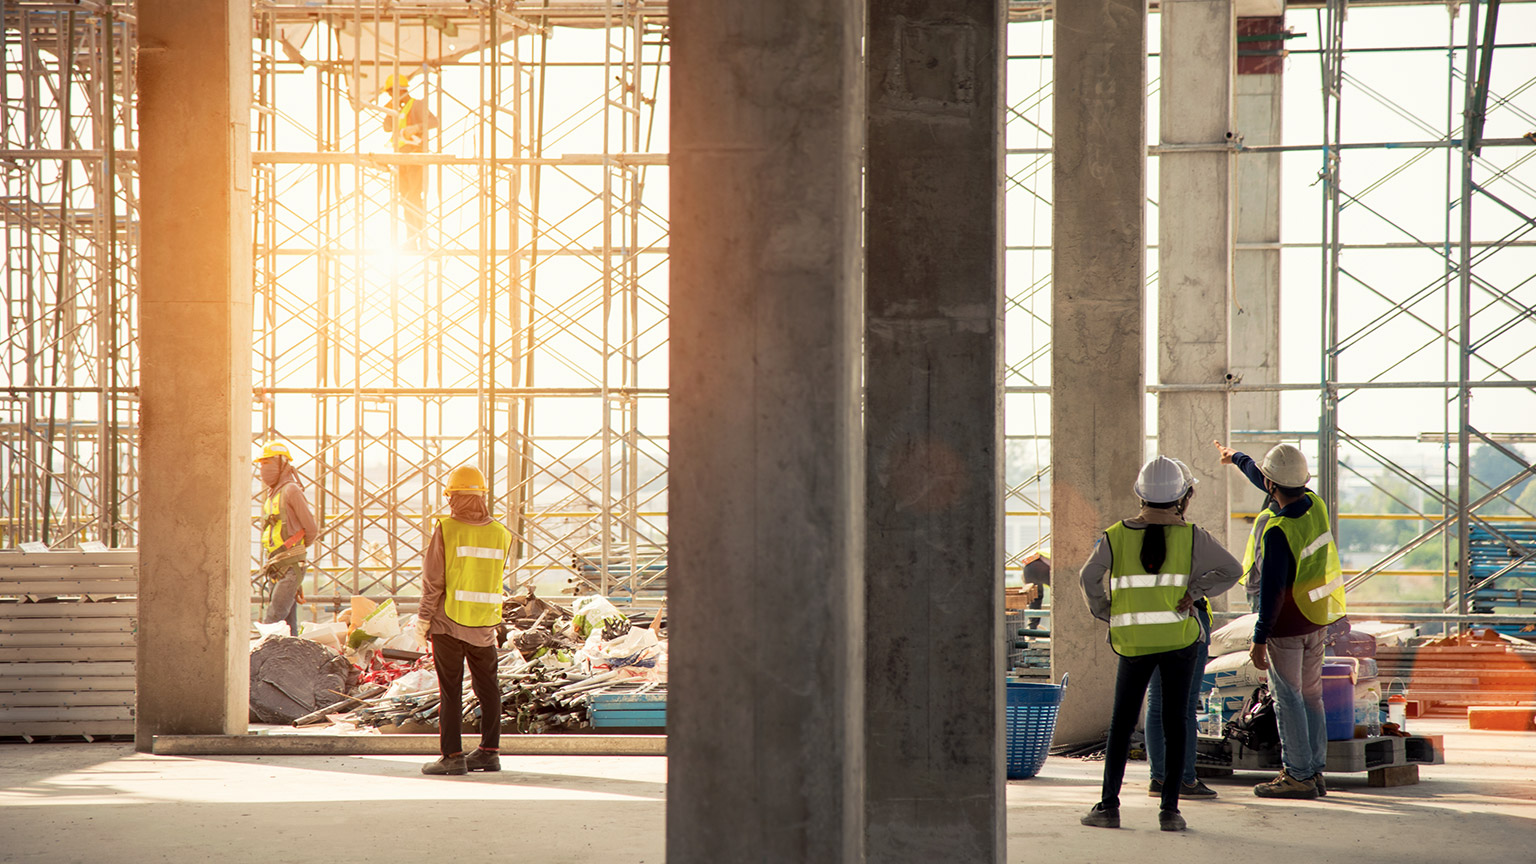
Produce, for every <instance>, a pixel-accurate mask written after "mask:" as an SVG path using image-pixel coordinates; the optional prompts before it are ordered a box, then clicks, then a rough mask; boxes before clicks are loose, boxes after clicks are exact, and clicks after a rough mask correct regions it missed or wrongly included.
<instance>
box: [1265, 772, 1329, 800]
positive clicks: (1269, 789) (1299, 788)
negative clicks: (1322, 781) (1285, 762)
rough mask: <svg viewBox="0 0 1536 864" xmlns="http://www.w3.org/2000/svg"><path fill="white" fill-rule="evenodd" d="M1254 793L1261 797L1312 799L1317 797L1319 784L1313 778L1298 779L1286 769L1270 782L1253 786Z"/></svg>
mask: <svg viewBox="0 0 1536 864" xmlns="http://www.w3.org/2000/svg"><path fill="white" fill-rule="evenodd" d="M1253 794H1255V795H1257V796H1259V797H1260V798H1297V799H1301V800H1305V801H1311V800H1313V799H1315V798H1316V797H1317V784H1316V783H1313V782H1312V778H1310V777H1308V778H1307V779H1305V780H1297V779H1296V778H1295V777H1292V776H1291V775H1290V774H1288V773H1287V772H1286V771H1285V770H1284V769H1281V771H1280V775H1279V776H1278V777H1276V778H1275V779H1273V780H1271V781H1269V782H1268V783H1260V784H1259V785H1257V786H1255V787H1253Z"/></svg>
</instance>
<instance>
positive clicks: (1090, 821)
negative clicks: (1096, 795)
mask: <svg viewBox="0 0 1536 864" xmlns="http://www.w3.org/2000/svg"><path fill="white" fill-rule="evenodd" d="M1078 821H1079V822H1082V823H1083V824H1084V825H1087V826H1089V827H1090V828H1119V827H1120V808H1119V807H1116V808H1114V809H1112V810H1111V809H1108V808H1106V807H1105V806H1104V802H1103V801H1100V802H1099V803H1097V804H1095V805H1093V809H1092V810H1089V811H1088V815H1086V816H1084V817H1083V818H1082V819H1079V820H1078Z"/></svg>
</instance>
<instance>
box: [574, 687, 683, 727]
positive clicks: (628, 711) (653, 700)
mask: <svg viewBox="0 0 1536 864" xmlns="http://www.w3.org/2000/svg"><path fill="white" fill-rule="evenodd" d="M590 711H591V716H592V728H594V729H640V728H661V727H665V726H666V725H667V694H666V693H597V694H594V695H593V696H592V704H591V706H590Z"/></svg>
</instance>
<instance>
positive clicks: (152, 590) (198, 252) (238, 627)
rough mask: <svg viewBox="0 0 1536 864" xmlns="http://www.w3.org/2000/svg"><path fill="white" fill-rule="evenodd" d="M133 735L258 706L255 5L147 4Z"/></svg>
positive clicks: (212, 725)
mask: <svg viewBox="0 0 1536 864" xmlns="http://www.w3.org/2000/svg"><path fill="white" fill-rule="evenodd" d="M138 20H139V69H138V90H139V129H140V131H139V184H140V220H141V221H140V238H141V241H140V242H141V245H140V304H139V321H140V324H139V326H140V340H141V341H140V357H141V366H140V371H139V376H140V394H141V402H140V412H141V415H140V422H139V428H140V430H141V435H142V438H141V441H140V458H141V460H142V461H141V463H140V466H139V475H140V499H141V505H140V510H139V512H140V513H141V514H143V515H142V516H141V520H140V547H139V580H140V581H139V634H138V646H139V647H138V723H137V727H138V730H137V731H138V734H137V737H138V741H137V745H138V747H139V749H140V750H145V749H147V748H148V747H149V745H150V738H151V736H153V735H156V734H173V733H174V734H212V733H240V732H244V731H245V728H246V717H247V712H248V707H247V706H248V700H249V696H248V693H247V691H248V689H249V683H248V660H247V656H248V645H249V631H250V545H251V536H252V535H251V519H250V504H249V501H250V487H251V465H250V457H251V326H252V325H251V258H250V250H251V227H250V217H251V204H250V177H251V166H250V156H249V148H250V131H249V129H248V125H247V124H248V118H249V117H250V102H251V95H250V93H251V35H250V28H251V12H250V4H249V3H245V2H236V0H184V2H178V3H166V2H149V3H143V4H140V6H139V10H138Z"/></svg>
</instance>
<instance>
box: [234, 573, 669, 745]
mask: <svg viewBox="0 0 1536 864" xmlns="http://www.w3.org/2000/svg"><path fill="white" fill-rule="evenodd" d="M256 627H257V630H258V634H259V635H258V638H257V639H256V640H254V641H253V643H252V650H251V691H250V692H251V696H250V717H251V721H252V722H257V723H279V724H291V725H294V726H317V725H319V724H329V725H330V726H331V727H332V729H331V730H330V731H335V732H340V733H344V732H353V731H363V732H374V731H377V732H406V733H410V732H432V731H435V730H436V728H437V721H438V712H439V711H440V709H441V704H442V699H441V694H440V693H439V692H438V684H437V674H436V672H435V670H434V668H433V666H432V655H431V653H430V648H429V646H428V645H427V644H426V643H425V641H424V640H423V639H422V638H421V637H420V636H419V635H418V633H417V630H416V616H415V615H414V614H401V613H400V612H399V611H398V609H397V608H396V606H395V603H394V601H393V600H387V601H385V602H384V603H374V602H373V601H371V600H369V599H367V598H365V597H353V598H352V601H351V606H350V608H348V609H346V610H343V611H342V612H341V613H340V614H339V615H337V618H336V620H335V621H332V622H323V623H321V622H306V623H305V624H304V626H303V627H302V628H301V632H300V633H299V635H298V636H297V637H295V636H291V635H288V626H287V625H286V624H283V623H279V624H276V625H264V624H258V625H256ZM497 638H498V654H499V660H498V663H497V678H498V680H499V681H500V684H501V704H500V705H498V706H496V707H495V708H494V709H493V710H495V711H496V712H497V713H498V714H499V715H500V717H501V724H502V729H503V731H504V732H506V733H552V732H564V733H568V732H580V731H583V730H588V729H592V728H598V727H606V728H610V729H612V728H618V729H635V728H646V727H659V726H662V725H664V722H665V719H664V718H665V705H666V687H667V642H666V633H665V620H664V618H663V617H662V615H661V612H660V611H659V610H658V611H657V612H656V613H654V614H653V613H649V612H643V611H634V612H632V613H631V614H628V615H626V614H625V613H623V612H620V611H619V610H618V609H617V608H615V607H614V606H613V604H611V603H610V602H608V600H606V599H605V598H602V597H596V596H589V597H578V598H575V600H574V601H573V602H572V603H571V605H570V607H569V608H567V607H565V606H562V605H559V604H556V603H552V602H550V601H548V600H546V599H543V598H539V597H537V596H535V595H534V594H533V593H532V592H531V591H530V592H529V593H528V594H527V595H525V596H521V597H511V598H508V599H506V600H505V601H504V602H503V604H502V624H501V626H500V627H499V628H498V631H497ZM463 704H464V724H465V728H466V729H475V728H478V727H479V724H480V718H481V716H482V714H483V713H484V712H485V710H486V708H485V706H482V705H481V704H480V702H479V700H478V699H477V698H476V697H475V695H474V693H473V691H472V690H471V689H470V686H469V681H468V680H467V677H466V680H465V682H464V701H463ZM658 731H659V730H658Z"/></svg>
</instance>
